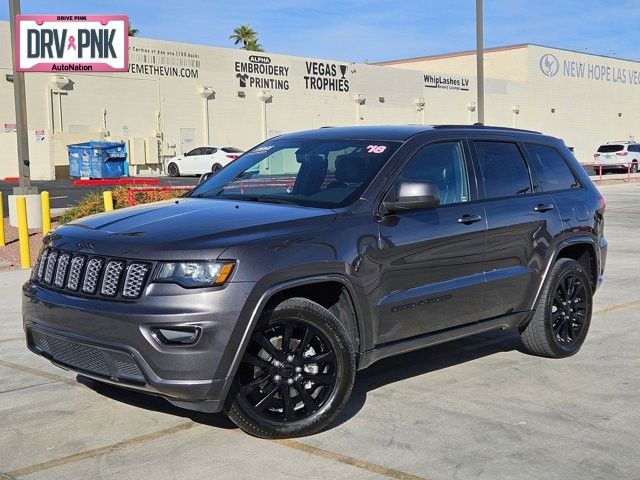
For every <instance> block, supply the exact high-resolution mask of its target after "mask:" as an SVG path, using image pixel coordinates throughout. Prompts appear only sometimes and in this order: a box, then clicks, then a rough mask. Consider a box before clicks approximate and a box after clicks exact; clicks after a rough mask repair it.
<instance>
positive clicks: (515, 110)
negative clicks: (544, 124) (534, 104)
mask: <svg viewBox="0 0 640 480" xmlns="http://www.w3.org/2000/svg"><path fill="white" fill-rule="evenodd" d="M511 112H512V113H513V128H516V118H517V116H518V115H520V105H513V106H512V107H511Z"/></svg>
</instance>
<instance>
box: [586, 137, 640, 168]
mask: <svg viewBox="0 0 640 480" xmlns="http://www.w3.org/2000/svg"><path fill="white" fill-rule="evenodd" d="M638 162H640V143H635V142H627V141H623V142H608V143H606V144H604V145H600V146H599V147H598V151H597V152H596V153H594V154H593V163H594V168H595V171H596V173H599V172H600V168H602V171H603V172H609V171H613V170H615V171H623V172H627V170H630V171H631V173H636V172H637V171H638Z"/></svg>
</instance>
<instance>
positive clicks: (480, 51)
mask: <svg viewBox="0 0 640 480" xmlns="http://www.w3.org/2000/svg"><path fill="white" fill-rule="evenodd" d="M482 25H483V20H482V0H476V76H477V78H478V122H480V123H482V124H484V58H483V55H484V47H483V45H482V44H483V41H482V33H483V32H482V28H483V26H482Z"/></svg>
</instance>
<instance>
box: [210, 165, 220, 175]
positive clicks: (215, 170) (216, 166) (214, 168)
mask: <svg viewBox="0 0 640 480" xmlns="http://www.w3.org/2000/svg"><path fill="white" fill-rule="evenodd" d="M220 170H222V165H220V164H219V163H214V164H213V166H212V167H211V172H212V173H218V172H219V171H220Z"/></svg>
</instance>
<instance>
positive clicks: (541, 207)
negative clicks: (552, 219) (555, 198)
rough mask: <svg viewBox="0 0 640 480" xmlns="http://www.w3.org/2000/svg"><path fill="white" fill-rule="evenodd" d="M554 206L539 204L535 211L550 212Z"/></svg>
mask: <svg viewBox="0 0 640 480" xmlns="http://www.w3.org/2000/svg"><path fill="white" fill-rule="evenodd" d="M553 208H554V207H553V204H552V203H539V204H538V205H536V206H535V207H534V208H533V209H534V210H535V211H536V212H547V211H549V210H553Z"/></svg>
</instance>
